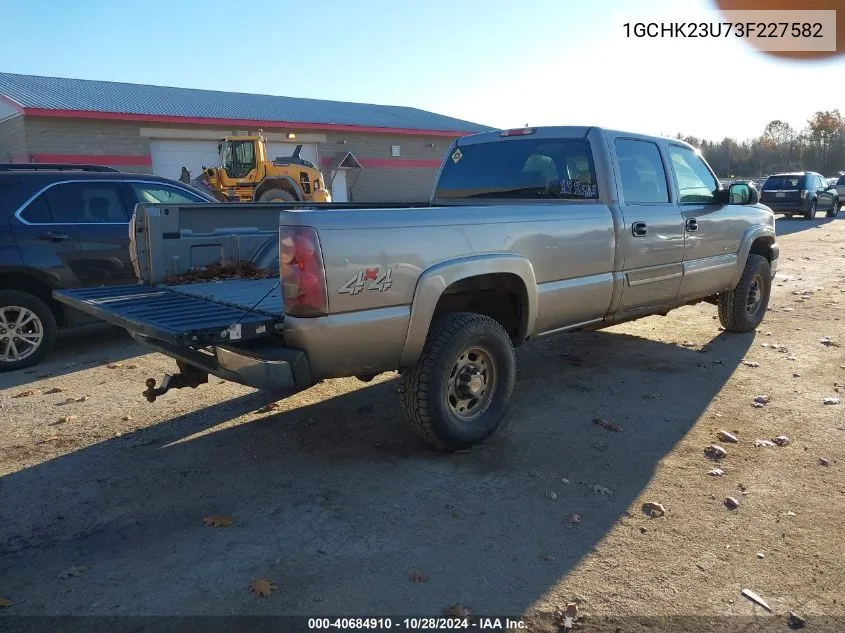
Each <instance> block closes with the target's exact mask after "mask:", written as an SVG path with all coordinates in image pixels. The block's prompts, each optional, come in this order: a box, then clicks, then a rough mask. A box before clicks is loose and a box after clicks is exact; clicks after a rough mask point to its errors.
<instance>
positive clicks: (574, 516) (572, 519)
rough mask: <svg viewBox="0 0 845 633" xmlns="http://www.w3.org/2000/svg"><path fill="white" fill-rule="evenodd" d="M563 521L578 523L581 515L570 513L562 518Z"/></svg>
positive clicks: (571, 523) (572, 523) (570, 523)
mask: <svg viewBox="0 0 845 633" xmlns="http://www.w3.org/2000/svg"><path fill="white" fill-rule="evenodd" d="M564 522H565V523H567V524H568V525H578V524H579V523H581V515H580V514H570V515H569V516H568V517H566V518H565V519H564Z"/></svg>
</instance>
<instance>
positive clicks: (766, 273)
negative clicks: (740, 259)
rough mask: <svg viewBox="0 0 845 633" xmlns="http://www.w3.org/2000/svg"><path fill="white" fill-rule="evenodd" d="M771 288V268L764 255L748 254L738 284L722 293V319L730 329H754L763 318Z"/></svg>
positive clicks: (720, 310)
mask: <svg viewBox="0 0 845 633" xmlns="http://www.w3.org/2000/svg"><path fill="white" fill-rule="evenodd" d="M771 291H772V269H771V267H770V266H769V260H768V259H766V258H765V257H763V256H762V255H749V256H748V261H746V262H745V270H743V271H742V277H741V278H740V280H739V283H738V284H737V285H736V288H734V289H733V290H731V291H730V292H726V293H723V294H720V295H719V321H720V322H721V323H722V327H724V328H725V329H726V330H729V331H731V332H751V331H752V330H754V329H755V328H756V327H757V326H758V325H760V322H761V321H762V320H763V316H764V315H765V314H766V308H768V306H769V295H770V294H771Z"/></svg>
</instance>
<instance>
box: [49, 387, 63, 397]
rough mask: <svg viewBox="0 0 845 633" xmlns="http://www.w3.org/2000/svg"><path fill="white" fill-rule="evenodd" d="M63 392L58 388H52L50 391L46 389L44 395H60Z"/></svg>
mask: <svg viewBox="0 0 845 633" xmlns="http://www.w3.org/2000/svg"><path fill="white" fill-rule="evenodd" d="M63 391H64V389H60V388H59V387H53V388H52V389H48V390H47V391H45V392H44V394H45V395H48V396H49V395H50V394H54V393H61V392H63Z"/></svg>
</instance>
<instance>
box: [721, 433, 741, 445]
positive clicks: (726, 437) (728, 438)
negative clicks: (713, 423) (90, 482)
mask: <svg viewBox="0 0 845 633" xmlns="http://www.w3.org/2000/svg"><path fill="white" fill-rule="evenodd" d="M716 437H718V438H719V439H720V440H722V441H723V442H730V443H732V444H736V443H737V442H739V440H738V439H736V435H734V434H733V433H728V432H727V431H725V430H719V431H717V432H716Z"/></svg>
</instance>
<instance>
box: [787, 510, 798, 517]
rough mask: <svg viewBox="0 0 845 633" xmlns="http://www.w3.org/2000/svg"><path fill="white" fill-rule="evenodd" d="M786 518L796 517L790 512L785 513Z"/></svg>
mask: <svg viewBox="0 0 845 633" xmlns="http://www.w3.org/2000/svg"><path fill="white" fill-rule="evenodd" d="M786 516H788V517H795V516H798V515H797V514H795V513H794V512H793V511H792V510H790V511H789V512H787V513H786Z"/></svg>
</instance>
